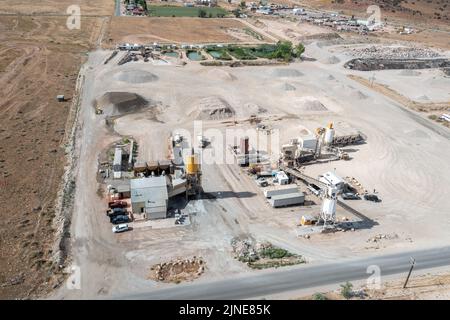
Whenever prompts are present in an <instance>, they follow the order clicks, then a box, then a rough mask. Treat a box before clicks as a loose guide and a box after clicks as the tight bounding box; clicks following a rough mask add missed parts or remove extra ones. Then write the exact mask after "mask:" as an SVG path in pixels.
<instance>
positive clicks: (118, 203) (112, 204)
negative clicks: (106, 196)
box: [108, 201, 128, 209]
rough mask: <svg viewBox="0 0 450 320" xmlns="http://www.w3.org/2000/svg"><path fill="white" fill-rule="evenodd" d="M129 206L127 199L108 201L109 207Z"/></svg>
mask: <svg viewBox="0 0 450 320" xmlns="http://www.w3.org/2000/svg"><path fill="white" fill-rule="evenodd" d="M127 206H128V203H127V202H126V201H111V202H108V207H110V208H111V209H114V208H126V207H127Z"/></svg>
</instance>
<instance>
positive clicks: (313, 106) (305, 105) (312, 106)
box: [300, 97, 328, 111]
mask: <svg viewBox="0 0 450 320" xmlns="http://www.w3.org/2000/svg"><path fill="white" fill-rule="evenodd" d="M300 107H301V109H302V110H304V111H327V110H328V109H327V108H326V107H325V106H324V105H323V104H322V102H320V101H319V100H317V99H315V98H313V97H305V98H302V99H301V100H300Z"/></svg>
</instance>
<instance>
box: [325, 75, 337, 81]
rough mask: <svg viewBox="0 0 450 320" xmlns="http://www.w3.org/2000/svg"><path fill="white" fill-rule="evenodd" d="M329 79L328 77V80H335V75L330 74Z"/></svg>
mask: <svg viewBox="0 0 450 320" xmlns="http://www.w3.org/2000/svg"><path fill="white" fill-rule="evenodd" d="M327 79H328V80H335V79H336V78H335V77H333V75H331V74H330V75H329V76H328V77H327Z"/></svg>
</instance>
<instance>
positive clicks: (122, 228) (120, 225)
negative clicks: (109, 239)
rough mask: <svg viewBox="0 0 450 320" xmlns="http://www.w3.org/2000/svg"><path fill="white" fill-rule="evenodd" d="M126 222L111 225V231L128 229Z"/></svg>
mask: <svg viewBox="0 0 450 320" xmlns="http://www.w3.org/2000/svg"><path fill="white" fill-rule="evenodd" d="M129 229H130V228H129V227H128V224H126V223H124V224H118V225H117V226H114V227H112V232H114V233H120V232H124V231H127V230H129Z"/></svg>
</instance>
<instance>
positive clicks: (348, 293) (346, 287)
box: [341, 281, 353, 299]
mask: <svg viewBox="0 0 450 320" xmlns="http://www.w3.org/2000/svg"><path fill="white" fill-rule="evenodd" d="M352 289H353V284H351V283H350V282H348V281H347V282H346V283H345V284H341V295H342V296H343V297H344V298H345V299H350V298H351V297H352V296H353V290H352Z"/></svg>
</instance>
